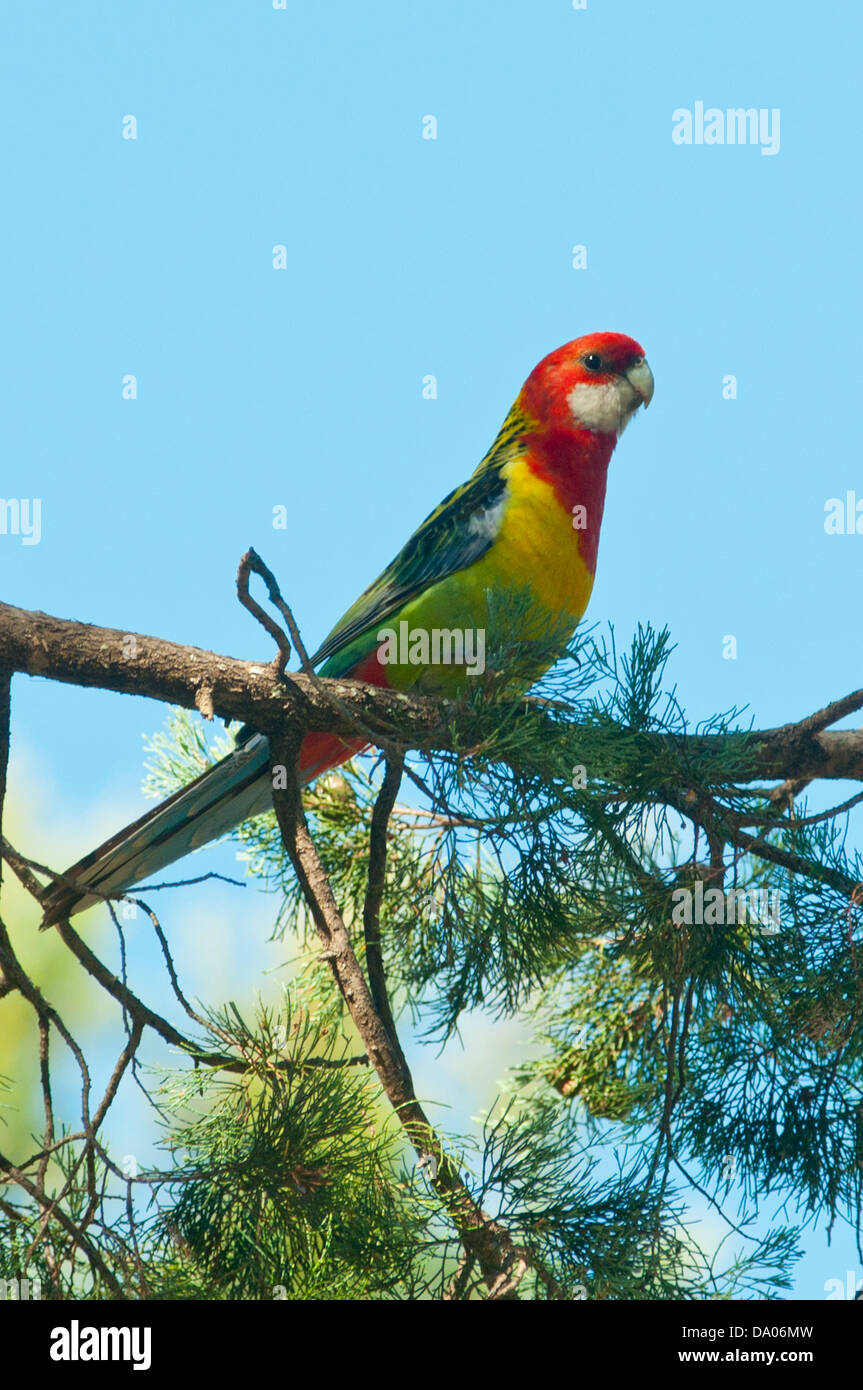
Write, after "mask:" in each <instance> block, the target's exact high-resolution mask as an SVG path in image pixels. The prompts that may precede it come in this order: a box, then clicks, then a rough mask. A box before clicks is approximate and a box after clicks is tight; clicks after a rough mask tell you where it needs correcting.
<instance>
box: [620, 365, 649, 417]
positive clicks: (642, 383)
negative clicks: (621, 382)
mask: <svg viewBox="0 0 863 1390" xmlns="http://www.w3.org/2000/svg"><path fill="white" fill-rule="evenodd" d="M624 375H625V376H626V379H627V381H628V382H629V384H630V386H631V387H632V389H633V391H635V392H636V393H637V394H638V395H639V396H640V397H641V399H642V401H643V402H644V404H645V406H648V405H650V402H651V401H652V400H653V384H654V383H653V372H652V371H651V370H650V368H649V366H648V365H647V360H646V358H644V357H642V359H641V361H640V362H635V363H634V364H633V365H632V366H631V367H630V368H629V370H628V371H627V372H625V373H624Z"/></svg>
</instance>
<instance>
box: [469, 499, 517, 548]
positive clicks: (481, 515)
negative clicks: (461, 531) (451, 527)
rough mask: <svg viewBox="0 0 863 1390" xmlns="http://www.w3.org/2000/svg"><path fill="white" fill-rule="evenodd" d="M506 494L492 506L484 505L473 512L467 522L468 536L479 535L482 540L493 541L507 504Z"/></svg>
mask: <svg viewBox="0 0 863 1390" xmlns="http://www.w3.org/2000/svg"><path fill="white" fill-rule="evenodd" d="M507 500H508V499H507V497H506V494H504V496H503V497H502V498H501V499H500V501H499V502H497V503H496V504H495V505H494V506H493V507H486V508H485V509H484V510H483V511H481V512H474V514H473V516H472V517H471V518H470V521H469V522H468V524H467V533H468V535H469V536H480V537H481V538H482V539H483V540H488V541H494V540H496V539H497V533H498V531H499V530H500V525H501V522H502V521H503V514H504V512H505V511H506V505H507Z"/></svg>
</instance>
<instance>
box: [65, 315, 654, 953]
mask: <svg viewBox="0 0 863 1390" xmlns="http://www.w3.org/2000/svg"><path fill="white" fill-rule="evenodd" d="M652 395H653V374H652V373H651V370H650V367H649V366H648V365H647V362H646V361H645V357H644V352H643V350H642V348H641V347H640V346H639V344H638V343H636V342H634V341H633V339H632V338H627V337H625V336H624V335H623V334H621V333H591V334H588V335H587V336H585V337H583V338H576V339H575V340H574V341H573V342H571V343H566V344H565V345H564V346H563V347H560V348H557V350H556V351H554V352H551V353H549V355H548V356H547V357H544V358H543V359H542V361H541V362H540V363H539V364H538V365H537V366H536V367H535V368H534V369H533V371H532V372H531V374H530V376H529V377H528V378H527V380H526V381H525V383H524V385H523V387H522V389H521V391H520V392H519V394H518V396H517V398H516V400H515V403H514V404H513V406H512V408H511V410H510V411H509V414H508V415H507V417H506V419H505V420H504V422H503V425H502V426H501V429H500V432H499V434H498V436H497V438H496V439H495V441H494V443H493V445H492V447H491V449H490V450H489V452H488V453H487V454H486V456H485V458H484V459H483V460H482V462H481V463H480V464H479V466H478V468H477V469H476V471H475V472H474V473H473V474H472V475H471V477H470V478H469V479H468V481H467V482H466V483H465V484H464V485H463V486H462V487H459V488H456V489H455V491H454V492H451V493H450V494H449V496H448V497H445V498H444V500H443V502H441V504H440V506H439V507H437V508H436V509H435V511H433V512H432V513H431V515H430V516H429V517H427V518H426V520H425V521H424V522H423V523H422V525H421V526H420V527H419V528H418V529H417V530H416V531H415V532H414V534H413V535H412V536H411V538H410V540H409V541H408V542H407V544H406V545H405V546H404V547H403V548H402V549H401V550H400V551H399V553H398V555H397V556H396V558H395V559H394V560H393V562H392V564H390V565H388V566H387V568H386V569H385V570H384V572H383V573H382V574H381V575H380V577H379V578H378V579H376V580H375V582H374V583H373V584H371V585H370V586H369V588H368V589H366V590H365V591H364V593H362V594H361V595H360V597H359V598H358V599H357V601H356V603H355V604H354V605H353V607H351V608H349V609H348V611H347V613H345V615H344V617H343V618H342V620H341V622H339V623H338V624H337V625H336V626H335V627H334V628H333V630H332V632H331V633H330V635H329V637H327V639H326V641H325V642H324V643H323V645H322V646H321V647H320V648H319V650H318V651H317V652H316V653H315V655H314V657H313V658H312V664H313V665H314V666H316V667H319V668H320V669H319V674H320V675H321V676H341V677H353V678H355V679H356V680H362V681H368V682H369V683H371V684H373V685H379V686H390V687H396V688H398V689H405V688H408V687H413V688H415V689H416V690H418V691H421V692H423V693H445V694H454V693H457V691H458V690H459V689H460V688H462V687H463V686H464V684H465V682H466V680H467V678H468V677H469V675H470V674H471V667H470V666H469V664H468V652H467V651H466V650H465V649H464V646H463V647H462V650H461V651H459V650H458V649H456V648H452V647H450V648H449V649H448V652H447V655H442V652H434V651H432V650H431V649H430V648H429V646H428V643H429V641H430V639H431V635H432V634H435V633H437V634H440V633H442V632H443V633H445V634H446V635H447V638H449V637H451V635H452V634H453V633H454V632H459V633H462V634H468V633H479V632H484V630H485V626H486V622H487V619H488V605H489V595H495V594H500V593H501V592H503V591H509V590H512V589H513V588H514V587H515V588H518V589H520V590H522V591H524V590H527V592H528V593H529V595H530V604H529V606H528V607H527V608H523V609H522V612H524V613H525V615H526V616H525V618H524V632H523V633H515V634H513V635H514V636H515V637H516V638H518V637H520V636H524V637H528V638H529V637H530V636H532V635H535V633H536V631H537V630H538V629H541V628H542V627H543V625H545V626H546V627H547V626H548V623H549V620H551V621H552V622H553V624H554V625H555V628H556V630H558V631H559V630H560V628H561V626H563V627H565V628H566V629H568V630H569V631H570V632H571V631H574V630H575V627H576V624H577V623H578V622H579V620H580V618H581V616H582V614H583V613H584V610H585V608H586V607H587V602H588V599H589V597H590V592H591V589H592V587H593V580H594V573H595V570H596V554H597V546H598V543H599V529H600V524H601V522H602V512H603V505H604V502H605V484H606V475H607V471H608V464H609V461H610V459H611V455H612V453H613V451H614V446H615V444H616V443H617V439H618V436H619V435H620V434H621V432H622V431H623V429H624V428H625V426H626V425H627V424H628V422H629V420H630V419H631V417H632V415H633V414H634V413H635V411H636V410H637V409H638V407H639V406H640V405H641V404H642V403H643V404H644V405H647V404H649V402H650V399H651V397H652ZM385 634H386V635H385ZM414 641H416V643H417V645H416V646H415V647H413V648H411V646H410V645H409V644H410V643H412V642H414ZM439 641H440V639H439ZM406 643H407V644H408V645H407V646H406ZM436 655H437V656H438V657H439V659H438V661H437V662H436V661H435V660H434V657H435V656H436ZM411 656H412V657H413V660H411ZM453 656H455V657H458V656H462V657H463V658H464V660H462V661H461V662H458V661H453V660H452V659H451V658H452V657H453ZM448 658H450V659H449V660H448ZM473 660H474V665H473V673H476V671H477V670H478V662H477V661H476V650H475V649H474V651H473ZM359 746H360V744H359V743H358V742H356V741H350V740H344V739H342V738H339V737H338V736H337V735H333V734H308V735H307V736H306V738H305V740H304V742H303V746H302V750H301V758H300V768H301V773H302V778H303V781H304V782H309V781H311V780H312V779H313V778H314V777H316V776H317V775H318V774H319V773H321V772H323V771H325V770H326V769H328V768H331V767H334V766H336V765H338V764H339V763H341V762H344V761H345V759H346V758H348V757H350V756H351V755H352V754H353V753H354V752H356V751H357V749H358V747H359ZM271 789H272V770H271V767H270V754H269V746H268V742H267V739H266V738H265V737H264V736H263V735H261V734H254V733H252V732H250V731H244V734H243V736H242V737H241V740H240V742H239V743H238V747H237V749H236V751H235V752H232V753H230V754H229V755H228V756H227V757H225V758H223V759H222V760H221V761H220V762H218V763H216V764H215V765H214V766H213V767H211V768H209V769H208V770H207V771H206V772H204V773H202V775H201V776H200V777H198V778H196V779H195V781H193V782H191V783H189V785H188V786H187V787H184V788H182V789H181V790H180V791H179V792H177V793H175V794H174V796H172V797H170V798H169V799H168V800H167V801H165V802H162V803H161V804H160V805H159V806H157V807H156V808H155V809H154V810H152V811H150V812H149V813H148V814H147V815H145V816H143V817H142V818H141V819H140V820H138V821H136V822H135V823H134V824H133V825H131V826H128V827H127V828H126V829H124V830H122V831H120V832H119V834H117V835H115V836H113V837H112V839H111V840H108V841H107V842H106V843H105V844H104V845H102V846H100V848H99V849H97V850H94V851H93V853H92V854H89V855H88V856H87V857H86V858H85V859H82V860H81V861H80V862H79V863H78V864H75V865H74V866H73V867H72V868H71V869H69V870H67V873H66V874H65V875H64V877H65V878H67V879H72V880H74V881H75V882H76V883H77V884H80V885H81V888H82V889H83V890H84V891H82V892H81V893H79V894H77V895H76V894H75V893H73V892H71V891H70V889H69V888H68V887H64V886H63V885H62V884H53V885H49V886H48V887H47V888H46V889H45V892H44V894H43V903H44V906H45V924H46V925H47V924H48V923H49V922H52V921H56V920H57V919H58V918H59V917H61V916H63V915H65V914H67V913H70V912H78V911H80V910H81V909H82V908H83V907H86V906H89V905H90V904H91V903H92V902H94V901H96V899H95V898H94V897H92V896H91V895H89V894H87V892H86V889H87V888H91V889H92V888H96V889H98V890H99V892H100V893H103V894H108V893H121V892H123V891H125V890H126V889H128V888H130V887H131V886H132V885H133V884H136V883H140V882H141V880H142V879H144V878H147V877H149V876H150V875H151V874H153V873H156V872H158V871H159V870H160V869H163V868H164V867H165V866H166V865H168V864H171V863H173V862H174V860H176V859H179V858H181V857H182V856H183V855H185V854H187V853H188V852H189V851H190V850H192V849H196V848H197V847H198V846H200V845H203V844H206V843H207V842H208V841H210V840H213V839H216V838H217V837H218V836H220V835H223V834H225V833H226V832H227V831H229V830H231V829H233V827H234V826H236V825H238V824H239V823H240V822H241V821H243V820H245V819H246V818H247V817H249V816H252V815H258V814H259V813H261V812H262V811H265V810H268V809H270V808H271V806H272V790H271Z"/></svg>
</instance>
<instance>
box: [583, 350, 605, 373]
mask: <svg viewBox="0 0 863 1390" xmlns="http://www.w3.org/2000/svg"><path fill="white" fill-rule="evenodd" d="M582 360H583V362H584V365H585V367H586V368H587V370H588V371H589V372H598V371H599V369H600V367H601V366H602V358H601V357H600V355H599V353H598V352H589V353H588V354H587V356H586V357H584V358H583V359H582Z"/></svg>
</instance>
